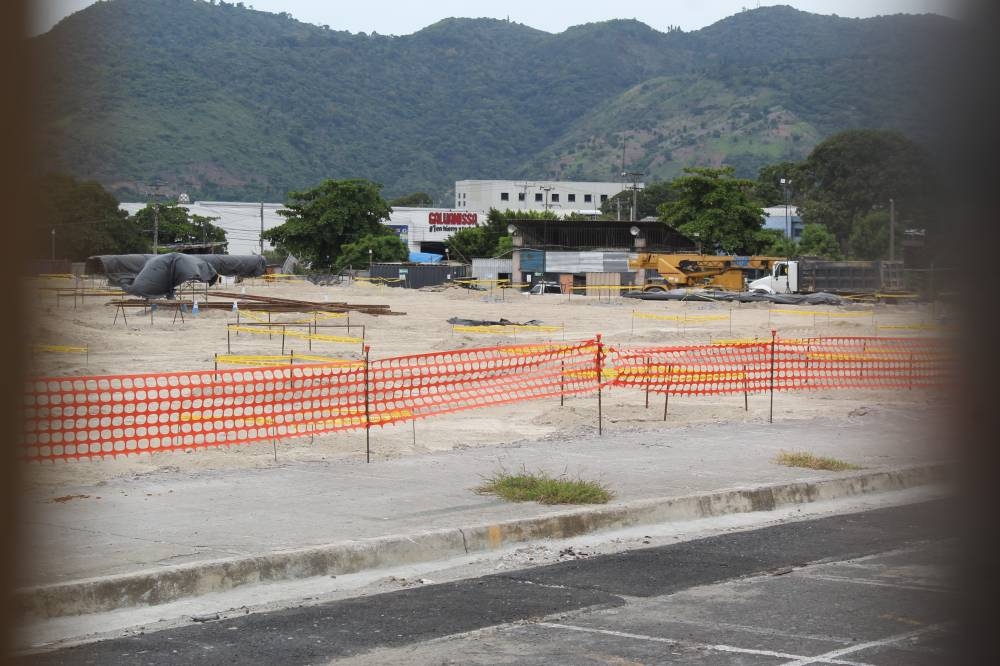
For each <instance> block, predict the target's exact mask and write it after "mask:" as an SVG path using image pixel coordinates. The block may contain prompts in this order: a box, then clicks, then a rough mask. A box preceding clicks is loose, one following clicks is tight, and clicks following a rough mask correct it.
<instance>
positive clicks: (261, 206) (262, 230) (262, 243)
mask: <svg viewBox="0 0 1000 666" xmlns="http://www.w3.org/2000/svg"><path fill="white" fill-rule="evenodd" d="M260 256H262V257H263V256H264V202H263V201H261V202H260Z"/></svg>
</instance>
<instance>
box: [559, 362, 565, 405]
mask: <svg viewBox="0 0 1000 666" xmlns="http://www.w3.org/2000/svg"><path fill="white" fill-rule="evenodd" d="M565 384H566V361H559V406H560V407H562V406H563V405H564V404H565V402H564V401H565V398H566V394H565Z"/></svg>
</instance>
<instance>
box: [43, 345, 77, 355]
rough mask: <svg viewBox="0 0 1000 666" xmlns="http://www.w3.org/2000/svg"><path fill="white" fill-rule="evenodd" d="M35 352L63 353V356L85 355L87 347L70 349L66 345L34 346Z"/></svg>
mask: <svg viewBox="0 0 1000 666" xmlns="http://www.w3.org/2000/svg"><path fill="white" fill-rule="evenodd" d="M34 349H35V351H36V352H50V353H64V354H86V353H87V352H88V348H87V347H70V346H67V345H35V346H34Z"/></svg>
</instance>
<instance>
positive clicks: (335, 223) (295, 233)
mask: <svg viewBox="0 0 1000 666" xmlns="http://www.w3.org/2000/svg"><path fill="white" fill-rule="evenodd" d="M381 189H382V186H381V185H380V184H378V183H373V182H371V181H368V180H361V179H355V180H324V181H323V182H322V183H320V184H319V185H317V186H316V187H314V188H313V189H311V190H305V191H302V192H289V193H288V198H287V200H286V203H285V208H284V209H282V210H279V211H278V214H279V215H281V216H283V217H284V218H285V219H286V222H285V223H284V224H281V225H279V226H277V227H272V228H271V229H268V230H267V231H265V232H264V238H265V239H266V240H268V241H270V242H271V243H274V244H275V245H276V246H280V247H281V248H283V249H285V250H287V251H288V252H290V253H292V254H294V255H295V256H296V257H297V258H299V259H300V260H302V261H303V262H306V263H308V264H309V265H310V266H311V267H312V268H313V269H314V270H330V269H332V268H333V267H334V266H341V265H346V262H344V261H341V256H342V255H343V254H344V252H345V246H347V245H351V244H356V243H358V242H359V241H360V240H361V239H362V238H364V237H366V236H395V234H394V233H393V232H392V230H391V229H388V228H386V227H385V226H384V225H383V224H382V220H387V219H389V214H390V213H391V212H392V209H391V208H390V207H389V204H387V203H386V202H385V200H384V199H383V198H382V195H381V194H380V191H381ZM397 240H398V238H397ZM368 247H371V248H372V250H373V253H375V252H382V251H385V252H387V253H388V254H385V255H383V254H375V255H374V257H373V258H374V260H375V261H398V260H399V259H398V258H397V257H396V255H395V254H393V253H391V252H389V249H390V248H392V247H395V246H394V245H393V244H391V243H385V244H384V245H383V244H376V245H370V246H368ZM352 251H353V249H352ZM365 254H366V255H367V247H366V248H365ZM367 263H368V258H367V256H365V258H364V261H363V264H364V265H367Z"/></svg>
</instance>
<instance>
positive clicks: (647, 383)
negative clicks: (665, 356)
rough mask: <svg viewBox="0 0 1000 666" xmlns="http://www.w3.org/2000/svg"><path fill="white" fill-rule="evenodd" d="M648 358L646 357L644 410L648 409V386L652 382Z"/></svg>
mask: <svg viewBox="0 0 1000 666" xmlns="http://www.w3.org/2000/svg"><path fill="white" fill-rule="evenodd" d="M649 362H650V361H649V357H648V356H647V357H646V409H649V384H650V382H652V380H653V378H652V376H651V374H650V373H651V372H652V371H651V370H650V367H649Z"/></svg>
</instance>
